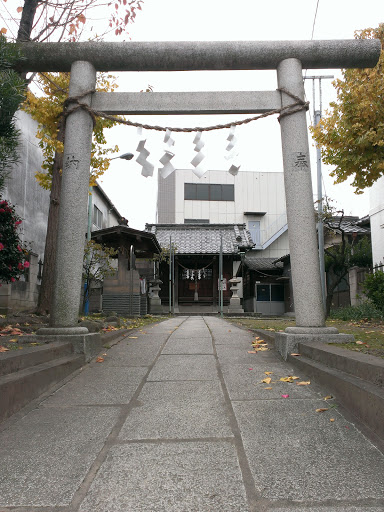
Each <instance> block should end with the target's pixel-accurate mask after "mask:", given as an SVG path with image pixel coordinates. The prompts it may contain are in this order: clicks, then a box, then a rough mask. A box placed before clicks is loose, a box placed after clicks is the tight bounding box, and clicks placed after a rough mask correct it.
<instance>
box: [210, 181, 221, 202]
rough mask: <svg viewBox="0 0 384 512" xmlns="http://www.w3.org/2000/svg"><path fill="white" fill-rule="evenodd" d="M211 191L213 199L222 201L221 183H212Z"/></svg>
mask: <svg viewBox="0 0 384 512" xmlns="http://www.w3.org/2000/svg"><path fill="white" fill-rule="evenodd" d="M210 192H211V194H210V198H209V199H210V200H211V201H221V185H211V186H210Z"/></svg>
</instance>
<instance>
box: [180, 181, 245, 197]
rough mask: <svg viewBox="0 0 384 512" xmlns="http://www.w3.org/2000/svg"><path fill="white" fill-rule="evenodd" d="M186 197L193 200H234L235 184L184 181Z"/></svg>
mask: <svg viewBox="0 0 384 512" xmlns="http://www.w3.org/2000/svg"><path fill="white" fill-rule="evenodd" d="M184 199H186V200H192V201H234V200H235V186H234V185H214V184H211V183H203V184H200V183H184Z"/></svg>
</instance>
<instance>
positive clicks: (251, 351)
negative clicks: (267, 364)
mask: <svg viewBox="0 0 384 512" xmlns="http://www.w3.org/2000/svg"><path fill="white" fill-rule="evenodd" d="M248 354H257V351H256V350H248Z"/></svg>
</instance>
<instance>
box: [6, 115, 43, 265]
mask: <svg viewBox="0 0 384 512" xmlns="http://www.w3.org/2000/svg"><path fill="white" fill-rule="evenodd" d="M17 126H18V128H19V129H20V130H21V136H20V141H21V144H20V155H21V156H20V161H19V163H18V164H16V165H15V166H14V167H13V169H12V172H11V175H10V177H9V179H8V180H7V181H6V185H5V190H4V193H3V195H4V198H5V199H7V200H9V201H10V202H11V203H13V204H14V205H15V206H16V211H17V213H18V214H19V215H20V217H21V218H22V219H23V223H22V225H21V238H22V240H23V241H24V242H29V243H30V244H31V250H32V252H34V253H36V254H37V259H38V260H39V259H40V258H41V259H42V260H43V259H44V247H45V236H46V232H47V218H48V211H49V194H50V193H49V190H44V189H43V188H42V187H41V186H40V185H39V184H38V183H37V181H36V178H35V174H36V172H38V171H41V164H42V163H43V156H42V152H41V149H40V148H39V146H38V143H39V141H38V139H36V137H35V133H36V131H37V122H36V121H34V120H33V119H32V118H31V117H30V116H29V115H28V114H26V113H25V112H22V111H19V112H18V113H17Z"/></svg>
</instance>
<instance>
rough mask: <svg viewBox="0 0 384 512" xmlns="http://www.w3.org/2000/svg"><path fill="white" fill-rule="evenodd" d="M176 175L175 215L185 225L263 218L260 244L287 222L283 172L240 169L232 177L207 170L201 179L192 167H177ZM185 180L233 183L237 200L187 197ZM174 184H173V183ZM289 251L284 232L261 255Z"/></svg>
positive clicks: (278, 255)
mask: <svg viewBox="0 0 384 512" xmlns="http://www.w3.org/2000/svg"><path fill="white" fill-rule="evenodd" d="M174 175H175V185H173V183H172V186H175V198H176V199H175V214H174V220H173V222H174V223H176V224H183V223H184V220H185V219H209V222H210V223H211V224H216V223H217V224H236V223H240V224H243V223H244V224H246V226H247V228H248V223H249V222H250V221H260V238H261V244H263V243H265V242H266V241H267V240H268V239H269V238H270V237H271V236H273V235H275V233H277V232H278V230H279V229H280V228H282V227H283V226H284V225H285V224H286V222H287V219H286V206H285V190H284V175H283V173H282V172H276V173H272V172H269V173H268V172H266V173H263V172H241V171H240V172H239V174H238V175H237V176H232V175H231V174H229V173H228V172H227V171H208V172H206V174H204V176H203V177H202V178H200V179H199V178H198V177H197V176H195V174H194V173H193V172H192V171H191V170H189V169H178V170H176V171H175V173H174ZM184 183H213V184H215V183H216V184H219V183H220V184H233V185H234V187H235V200H234V201H196V200H194V201H191V200H184ZM170 185H171V184H170ZM244 212H266V214H265V215H244ZM288 253H289V244H288V234H287V232H285V233H284V234H283V235H281V236H280V237H279V238H278V239H277V240H276V241H275V242H273V243H272V244H271V245H270V246H269V247H268V248H267V249H266V250H264V251H262V252H260V256H261V257H267V258H269V257H270V258H275V257H276V258H278V257H280V256H283V255H285V254H288Z"/></svg>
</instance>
